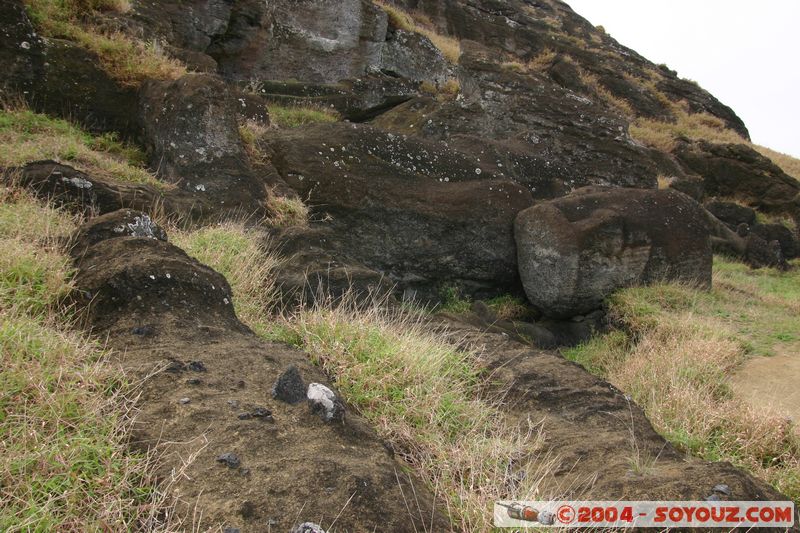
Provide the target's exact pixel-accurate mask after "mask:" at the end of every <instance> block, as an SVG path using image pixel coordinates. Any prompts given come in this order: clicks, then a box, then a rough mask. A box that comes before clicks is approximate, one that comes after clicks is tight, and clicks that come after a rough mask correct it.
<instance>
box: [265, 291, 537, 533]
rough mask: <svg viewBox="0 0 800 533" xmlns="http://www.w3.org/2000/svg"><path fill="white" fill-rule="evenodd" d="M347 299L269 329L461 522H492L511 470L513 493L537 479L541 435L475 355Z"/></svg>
mask: <svg viewBox="0 0 800 533" xmlns="http://www.w3.org/2000/svg"><path fill="white" fill-rule="evenodd" d="M423 316H424V315H419V314H418V315H412V314H409V313H405V312H403V311H400V310H391V309H387V308H386V307H385V306H382V305H380V304H377V305H376V304H374V303H371V304H358V303H356V302H355V300H353V299H347V298H345V299H344V301H340V302H338V303H332V302H324V301H323V302H319V303H318V304H317V305H316V306H314V307H311V308H306V309H301V310H299V311H298V312H296V313H295V314H294V315H291V316H288V317H284V318H283V319H282V320H281V322H280V324H279V326H278V327H276V328H273V332H272V334H271V335H270V336H269V338H271V339H273V340H280V341H283V342H287V343H289V344H291V345H293V346H296V347H297V348H299V349H301V350H304V351H306V352H307V353H308V354H309V355H310V356H311V358H312V360H313V361H314V362H315V363H317V364H319V365H320V366H321V367H322V368H323V369H324V370H325V371H326V373H327V374H328V375H330V376H332V377H333V378H334V379H335V381H336V386H337V388H338V389H339V391H340V393H341V394H342V395H343V397H344V398H345V400H346V401H347V402H348V403H349V404H351V405H353V406H355V407H356V408H357V409H358V411H359V412H360V413H361V415H362V416H364V417H365V418H366V419H367V420H369V421H370V422H371V423H372V425H373V426H374V427H376V428H377V430H378V433H379V434H380V436H381V437H382V438H384V439H386V440H387V441H388V442H390V443H391V444H392V448H393V449H394V450H395V451H396V452H397V453H398V454H399V456H400V457H402V458H403V459H404V460H405V461H406V462H407V463H409V464H410V465H411V466H412V467H413V468H414V469H415V470H416V472H417V473H418V474H419V475H420V476H421V477H422V478H423V479H424V480H426V481H427V483H428V485H429V487H430V488H431V489H432V490H434V491H435V492H436V493H438V495H439V496H440V498H443V499H444V500H445V501H446V502H447V507H448V509H449V511H450V513H451V520H453V523H454V524H455V527H456V529H457V530H462V531H483V530H486V529H488V528H489V526H490V519H491V512H490V509H491V503H492V502H493V501H494V500H495V499H498V498H501V497H503V495H504V494H507V493H508V492H507V491H508V490H509V489H508V488H507V487H506V486H505V481H504V480H505V477H506V472H507V469H508V467H509V466H510V465H512V464H517V465H522V466H523V467H524V468H526V469H527V477H526V480H525V482H524V483H523V486H520V487H518V488H517V491H516V494H533V493H534V491H535V490H536V488H537V486H538V483H539V482H540V480H541V478H540V474H539V467H541V465H536V461H534V460H532V458H533V457H534V456H535V454H536V452H537V450H538V449H539V445H540V443H539V434H538V433H536V432H533V431H528V432H527V433H526V432H524V431H520V430H519V429H518V428H514V427H513V426H511V425H510V424H507V423H506V421H505V419H504V416H503V415H502V413H501V412H500V410H499V409H498V407H497V405H496V404H494V403H493V402H492V401H491V400H488V399H485V398H482V395H481V392H480V391H481V388H482V377H481V372H482V369H481V368H480V366H479V365H478V363H477V360H478V359H477V356H476V354H473V353H472V352H470V351H468V350H466V351H465V350H459V349H457V348H456V347H455V346H454V345H451V344H449V343H447V342H444V341H442V340H441V339H440V338H439V336H437V335H435V334H433V333H431V332H429V331H427V329H426V327H425V325H424V323H423V321H422V320H421V319H420V317H423Z"/></svg>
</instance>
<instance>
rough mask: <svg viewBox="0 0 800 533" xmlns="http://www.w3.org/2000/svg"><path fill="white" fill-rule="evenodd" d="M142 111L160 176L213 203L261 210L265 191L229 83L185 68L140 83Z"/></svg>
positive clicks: (244, 210) (248, 211) (215, 206)
mask: <svg viewBox="0 0 800 533" xmlns="http://www.w3.org/2000/svg"><path fill="white" fill-rule="evenodd" d="M140 108H141V115H142V122H143V125H144V128H143V129H144V132H143V135H144V136H145V138H146V141H147V146H148V152H149V156H150V160H151V162H152V166H153V167H154V168H156V169H158V173H159V176H160V177H161V178H162V179H164V180H165V181H168V182H173V183H176V184H178V185H179V186H180V187H181V188H182V189H183V190H185V191H189V192H191V193H192V194H194V195H196V196H197V197H198V202H200V203H202V204H204V205H208V206H209V209H213V210H226V209H229V208H230V209H239V210H241V212H242V213H243V214H246V215H249V214H253V213H259V212H260V211H262V210H263V202H264V199H265V197H266V193H265V190H264V186H263V183H262V182H261V181H260V180H258V179H257V178H256V177H255V175H254V173H253V170H252V168H251V167H250V162H249V158H248V156H247V153H246V152H245V149H244V145H243V144H242V140H241V137H240V136H239V127H238V124H237V122H236V116H237V115H236V109H235V107H234V100H233V98H231V95H230V92H229V91H228V88H227V86H226V85H225V84H224V83H223V82H222V80H220V79H219V78H218V77H216V76H214V75H211V74H187V75H186V76H184V77H182V78H181V79H179V80H177V81H174V82H156V81H151V82H148V83H147V84H145V85H144V86H143V87H142V91H141V104H140Z"/></svg>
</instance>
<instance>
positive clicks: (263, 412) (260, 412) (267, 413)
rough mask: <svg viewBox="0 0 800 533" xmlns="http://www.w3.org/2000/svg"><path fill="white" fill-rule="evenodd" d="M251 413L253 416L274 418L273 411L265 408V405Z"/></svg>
mask: <svg viewBox="0 0 800 533" xmlns="http://www.w3.org/2000/svg"><path fill="white" fill-rule="evenodd" d="M250 414H251V415H253V418H264V419H267V420H272V411H270V410H269V409H264V408H263V407H256V408H255V409H253V411H252V412H251V413H250Z"/></svg>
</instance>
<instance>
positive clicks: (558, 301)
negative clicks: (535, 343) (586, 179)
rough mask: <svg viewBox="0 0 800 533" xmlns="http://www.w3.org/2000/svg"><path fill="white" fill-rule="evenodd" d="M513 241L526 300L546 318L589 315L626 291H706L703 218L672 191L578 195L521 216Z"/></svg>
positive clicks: (706, 251)
mask: <svg viewBox="0 0 800 533" xmlns="http://www.w3.org/2000/svg"><path fill="white" fill-rule="evenodd" d="M514 234H515V237H516V240H517V252H518V255H519V271H520V276H521V277H522V283H523V286H524V287H525V293H526V294H527V295H528V299H529V300H530V301H531V303H532V304H533V305H534V306H535V307H536V308H537V309H539V310H540V311H541V312H542V313H544V314H546V315H548V316H552V317H561V318H563V317H570V316H574V315H578V314H583V313H586V312H588V311H592V310H594V309H597V308H599V307H600V306H601V305H602V303H603V301H604V300H605V299H606V298H607V297H608V296H610V295H611V293H613V292H614V291H616V290H618V289H621V288H623V287H628V286H632V285H639V284H649V283H653V282H656V281H669V280H677V281H682V282H686V283H691V284H694V285H697V286H701V287H709V286H710V285H711V244H710V241H709V232H708V228H707V226H706V220H705V216H704V215H703V213H702V208H701V207H700V206H699V205H698V204H697V203H696V202H695V201H694V200H692V199H691V198H689V197H688V196H686V195H684V194H681V193H679V192H676V191H660V190H656V191H646V190H627V189H614V190H606V191H597V190H593V189H591V188H588V190H578V191H576V192H574V193H573V194H571V195H569V196H566V197H564V198H560V199H558V200H551V201H549V202H544V203H540V204H537V205H536V206H534V207H531V208H528V209H526V210H525V211H523V212H521V213H520V214H519V215H517V219H516V223H515V229H514Z"/></svg>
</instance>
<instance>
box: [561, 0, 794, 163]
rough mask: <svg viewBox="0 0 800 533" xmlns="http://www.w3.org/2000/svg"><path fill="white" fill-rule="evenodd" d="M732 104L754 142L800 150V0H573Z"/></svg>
mask: <svg viewBox="0 0 800 533" xmlns="http://www.w3.org/2000/svg"><path fill="white" fill-rule="evenodd" d="M566 2H567V4H569V5H570V7H572V9H573V10H575V12H577V13H578V14H579V15H581V16H583V17H584V18H586V19H588V20H589V22H591V23H592V24H594V25H595V26H597V25H602V26H603V27H605V29H606V31H607V32H608V33H610V34H611V36H612V37H614V38H615V39H616V40H617V41H619V42H620V43H621V44H623V45H625V46H627V47H628V48H632V49H634V50H636V51H637V52H638V53H640V54H641V55H643V56H645V57H646V58H647V59H649V60H651V61H653V62H654V63H666V64H667V65H668V66H669V67H670V68H671V69H673V70H676V71H678V75H679V76H680V77H682V78H689V79H692V80H695V81H697V82H698V83H699V84H700V85H701V86H703V88H705V89H706V90H708V91H709V92H711V94H713V95H714V96H716V97H717V98H718V99H719V100H720V101H721V102H722V103H724V104H726V105H728V106H730V107H731V108H733V110H734V111H735V112H736V114H737V115H739V117H741V119H742V120H744V122H745V124H746V125H747V128H748V129H749V130H750V137H752V139H753V142H756V143H758V144H762V145H765V146H767V147H769V148H772V149H774V150H778V151H781V152H784V153H788V154H791V155H793V156H795V157H800V133H798V131H799V130H800V103H798V100H799V99H800V0H761V1H760V2H753V1H752V0H748V1H744V0H727V1H725V0H566Z"/></svg>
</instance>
